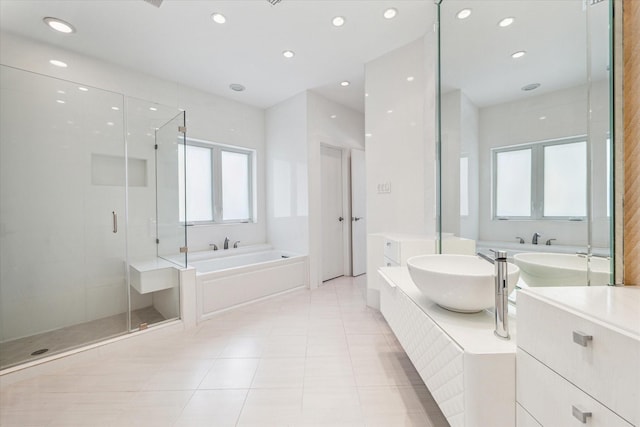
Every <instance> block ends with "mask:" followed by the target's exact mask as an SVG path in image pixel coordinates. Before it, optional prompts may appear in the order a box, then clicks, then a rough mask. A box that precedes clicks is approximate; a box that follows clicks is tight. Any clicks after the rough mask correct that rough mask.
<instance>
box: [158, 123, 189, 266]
mask: <svg viewBox="0 0 640 427" xmlns="http://www.w3.org/2000/svg"><path fill="white" fill-rule="evenodd" d="M155 137H156V197H157V216H156V221H157V236H158V240H157V245H158V256H159V257H161V258H164V259H166V260H167V261H170V262H172V263H174V264H176V265H178V266H180V267H186V266H187V252H186V249H187V231H186V230H187V229H186V222H185V221H182V222H181V221H180V210H181V209H180V200H184V199H181V198H180V192H181V191H183V190H181V189H183V188H184V183H185V180H184V177H181V176H180V170H186V168H185V169H183V168H180V167H179V161H180V160H179V159H183V160H182V161H184V159H186V155H185V152H184V150H185V147H186V133H185V113H184V112H181V113H179V114H178V115H177V116H175V117H174V118H172V119H171V120H169V121H168V122H167V123H165V124H164V125H163V126H162V127H160V128H159V129H157V130H156V133H155ZM179 151H182V153H181V155H180V153H179ZM183 166H184V165H183ZM183 209H185V208H184V207H183ZM187 220H189V219H188V218H187Z"/></svg>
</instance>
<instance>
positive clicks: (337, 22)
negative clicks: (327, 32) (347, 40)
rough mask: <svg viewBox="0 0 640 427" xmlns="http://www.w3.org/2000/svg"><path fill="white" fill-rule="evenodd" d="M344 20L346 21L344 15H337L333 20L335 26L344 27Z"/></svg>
mask: <svg viewBox="0 0 640 427" xmlns="http://www.w3.org/2000/svg"><path fill="white" fill-rule="evenodd" d="M344 22H345V19H344V17H342V16H336V17H335V18H333V20H332V21H331V23H332V24H333V26H334V27H342V26H343V25H344Z"/></svg>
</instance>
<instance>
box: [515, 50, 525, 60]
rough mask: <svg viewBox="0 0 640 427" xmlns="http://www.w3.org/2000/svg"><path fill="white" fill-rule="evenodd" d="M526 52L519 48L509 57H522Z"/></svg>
mask: <svg viewBox="0 0 640 427" xmlns="http://www.w3.org/2000/svg"><path fill="white" fill-rule="evenodd" d="M526 53H527V52H525V51H524V50H519V51H517V52H514V53H512V54H511V57H512V58H513V59H518V58H522V57H523V56H524V55H526Z"/></svg>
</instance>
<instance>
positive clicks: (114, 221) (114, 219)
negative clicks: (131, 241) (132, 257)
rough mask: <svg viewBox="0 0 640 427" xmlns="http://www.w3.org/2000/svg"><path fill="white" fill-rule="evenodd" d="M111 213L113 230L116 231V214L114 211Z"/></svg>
mask: <svg viewBox="0 0 640 427" xmlns="http://www.w3.org/2000/svg"><path fill="white" fill-rule="evenodd" d="M111 215H113V232H114V233H117V232H118V214H117V213H116V211H113V212H111Z"/></svg>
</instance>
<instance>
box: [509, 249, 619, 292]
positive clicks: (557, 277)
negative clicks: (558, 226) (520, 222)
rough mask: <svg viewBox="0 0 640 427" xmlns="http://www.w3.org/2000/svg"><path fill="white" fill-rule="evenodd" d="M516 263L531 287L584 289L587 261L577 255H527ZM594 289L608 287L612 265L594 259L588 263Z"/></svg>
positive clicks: (536, 253) (599, 259) (533, 253)
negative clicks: (598, 286)
mask: <svg viewBox="0 0 640 427" xmlns="http://www.w3.org/2000/svg"><path fill="white" fill-rule="evenodd" d="M513 260H514V262H515V263H516V264H517V265H518V267H520V270H521V271H522V280H523V281H524V282H525V283H526V284H527V285H528V286H585V285H586V284H587V258H586V257H585V256H579V255H575V254H556V253H545V252H525V253H521V254H516V255H514V257H513ZM589 262H590V264H589V266H590V269H591V275H590V279H591V282H590V284H591V285H606V284H608V283H609V281H610V261H609V260H608V259H605V258H596V257H592V258H591V260H590V261H589Z"/></svg>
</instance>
